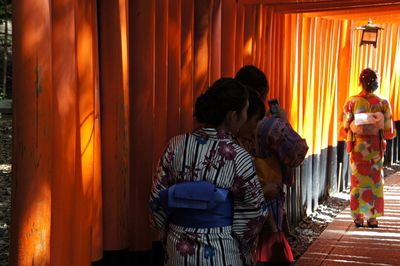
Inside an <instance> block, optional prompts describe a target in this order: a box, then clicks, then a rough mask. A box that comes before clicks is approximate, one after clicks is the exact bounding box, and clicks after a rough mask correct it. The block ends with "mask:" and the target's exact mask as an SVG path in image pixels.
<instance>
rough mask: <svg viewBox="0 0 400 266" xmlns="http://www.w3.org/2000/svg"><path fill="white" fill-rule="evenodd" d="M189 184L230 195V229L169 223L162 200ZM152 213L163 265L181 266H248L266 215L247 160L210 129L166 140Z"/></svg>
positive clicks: (226, 137) (226, 136) (221, 134)
mask: <svg viewBox="0 0 400 266" xmlns="http://www.w3.org/2000/svg"><path fill="white" fill-rule="evenodd" d="M191 181H208V182H210V183H212V184H214V185H215V186H216V187H217V188H221V189H227V190H228V191H229V194H230V195H231V197H232V201H233V204H232V214H231V215H232V223H231V225H227V226H219V227H208V228H207V226H205V227H204V228H195V227H190V226H179V225H176V224H171V223H169V219H168V217H170V216H168V215H167V212H166V210H165V208H163V203H162V200H161V198H160V195H161V194H162V192H163V191H165V190H166V189H168V188H170V187H171V186H173V185H176V184H179V183H182V182H191ZM150 210H151V214H152V219H153V222H154V225H155V226H156V227H157V228H158V230H160V232H161V238H162V240H163V242H164V244H165V248H166V250H165V251H166V252H165V253H166V256H165V265H179V266H181V265H215V266H217V265H221V266H228V265H232V266H234V265H252V264H253V261H252V252H253V250H254V248H255V240H256V238H257V235H258V233H259V232H260V230H261V228H262V226H263V223H264V221H265V216H266V215H267V208H266V204H265V200H264V196H263V192H262V189H261V186H260V183H259V180H258V178H257V176H256V173H255V169H254V163H253V161H252V159H251V157H250V155H249V154H248V153H247V152H246V151H245V150H244V149H243V148H241V147H240V146H239V145H238V144H236V142H235V141H234V140H233V139H232V137H231V135H230V134H227V133H226V132H218V131H217V130H216V129H213V128H202V129H198V130H196V131H195V132H193V133H187V134H184V135H179V136H176V137H174V138H172V139H171V140H170V142H169V144H168V145H167V148H166V150H165V152H164V154H163V156H162V157H161V159H160V162H159V165H158V167H157V172H156V174H155V175H154V179H153V186H152V191H151V197H150ZM184 218H188V217H182V219H184ZM189 218H190V217H189Z"/></svg>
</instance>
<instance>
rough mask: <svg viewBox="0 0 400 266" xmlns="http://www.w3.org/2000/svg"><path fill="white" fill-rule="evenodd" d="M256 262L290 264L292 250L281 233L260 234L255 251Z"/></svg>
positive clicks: (292, 259) (292, 260)
mask: <svg viewBox="0 0 400 266" xmlns="http://www.w3.org/2000/svg"><path fill="white" fill-rule="evenodd" d="M256 259H257V262H273V263H283V262H286V263H292V262H294V258H293V253H292V249H291V248H290V245H289V243H288V241H287V239H286V237H285V234H284V233H283V232H261V233H260V235H259V240H258V245H257V250H256Z"/></svg>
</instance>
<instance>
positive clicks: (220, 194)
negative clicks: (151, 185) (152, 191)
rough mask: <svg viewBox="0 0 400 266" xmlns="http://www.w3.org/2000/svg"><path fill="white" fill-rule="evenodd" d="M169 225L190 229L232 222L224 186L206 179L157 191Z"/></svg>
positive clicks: (229, 200) (230, 202)
mask: <svg viewBox="0 0 400 266" xmlns="http://www.w3.org/2000/svg"><path fill="white" fill-rule="evenodd" d="M160 200H161V203H162V205H163V207H164V209H165V211H166V213H167V214H168V221H169V223H170V224H175V225H179V226H183V227H191V228H211V227H220V226H228V225H232V213H233V211H232V199H231V196H230V194H229V191H228V190H227V189H222V188H217V187H216V186H215V185H214V184H213V183H210V182H207V181H190V182H184V183H178V184H175V185H173V186H171V187H169V188H168V189H165V190H163V191H161V192H160Z"/></svg>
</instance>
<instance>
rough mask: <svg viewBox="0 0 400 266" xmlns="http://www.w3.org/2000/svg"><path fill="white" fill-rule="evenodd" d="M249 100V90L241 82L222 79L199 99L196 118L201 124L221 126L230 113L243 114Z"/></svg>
mask: <svg viewBox="0 0 400 266" xmlns="http://www.w3.org/2000/svg"><path fill="white" fill-rule="evenodd" d="M247 100H248V93H247V89H246V88H245V87H244V86H243V85H242V84H241V83H240V82H238V81H236V80H234V79H233V78H220V79H218V80H217V81H215V82H214V84H212V85H211V87H209V88H208V90H207V91H206V92H204V93H203V94H202V95H200V96H199V97H197V100H196V105H195V110H194V116H195V117H196V119H197V121H198V122H199V123H202V124H208V125H211V126H219V125H221V124H222V123H223V122H224V120H225V118H226V115H227V114H228V112H229V111H236V112H241V111H242V110H243V108H244V107H245V106H246V103H247Z"/></svg>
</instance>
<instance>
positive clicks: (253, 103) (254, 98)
mask: <svg viewBox="0 0 400 266" xmlns="http://www.w3.org/2000/svg"><path fill="white" fill-rule="evenodd" d="M248 93H249V109H247V119H251V118H252V117H253V116H255V115H256V116H257V121H258V120H261V119H262V118H263V117H264V116H265V105H264V103H263V102H262V101H261V99H260V97H259V96H258V94H257V93H256V92H255V91H254V90H251V89H250V90H248Z"/></svg>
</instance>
